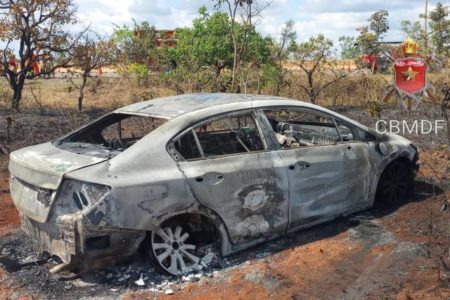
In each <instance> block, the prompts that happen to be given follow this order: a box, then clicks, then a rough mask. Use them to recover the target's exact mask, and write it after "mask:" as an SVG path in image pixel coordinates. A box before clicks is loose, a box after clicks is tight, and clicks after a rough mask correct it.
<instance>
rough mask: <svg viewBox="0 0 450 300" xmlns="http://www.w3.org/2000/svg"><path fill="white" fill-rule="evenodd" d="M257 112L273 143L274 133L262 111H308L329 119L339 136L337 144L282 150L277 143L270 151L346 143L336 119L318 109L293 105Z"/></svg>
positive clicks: (267, 108) (267, 107) (272, 107)
mask: <svg viewBox="0 0 450 300" xmlns="http://www.w3.org/2000/svg"><path fill="white" fill-rule="evenodd" d="M257 110H258V112H259V113H260V114H261V117H262V118H263V119H264V125H265V126H266V127H268V131H270V134H271V135H272V136H273V137H272V139H274V140H275V141H276V136H275V131H274V130H273V128H272V126H270V122H269V119H268V118H267V115H266V114H265V112H264V111H267V110H272V111H275V110H297V111H298V110H301V111H305V112H308V111H309V112H311V113H314V114H316V115H320V116H323V117H326V118H329V119H331V120H332V121H333V124H334V129H336V132H337V134H338V136H339V141H337V142H335V143H333V144H327V145H314V146H304V147H299V148H282V147H281V145H280V144H279V143H278V142H276V145H275V146H274V147H273V149H272V151H278V150H283V151H287V150H299V149H310V148H315V147H328V146H336V145H337V144H340V143H347V142H346V141H343V140H342V136H341V133H340V132H339V129H338V127H337V124H336V120H335V119H336V118H335V117H334V116H332V115H330V114H328V113H326V112H323V111H320V110H318V109H314V108H309V107H301V106H293V105H283V106H266V107H259V108H257ZM339 120H341V119H339ZM341 121H342V120H341ZM342 122H343V121H342ZM343 123H344V122H343ZM345 124H346V125H347V124H348V123H347V122H345ZM272 139H271V140H272Z"/></svg>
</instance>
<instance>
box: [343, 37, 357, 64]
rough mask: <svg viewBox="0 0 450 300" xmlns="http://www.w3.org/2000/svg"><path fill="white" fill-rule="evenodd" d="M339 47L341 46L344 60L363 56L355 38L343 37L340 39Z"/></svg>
mask: <svg viewBox="0 0 450 300" xmlns="http://www.w3.org/2000/svg"><path fill="white" fill-rule="evenodd" d="M339 45H340V46H341V58H342V59H356V58H358V57H359V55H360V54H361V49H360V47H359V45H358V44H357V42H356V38H355V37H352V36H346V35H343V36H341V37H339Z"/></svg>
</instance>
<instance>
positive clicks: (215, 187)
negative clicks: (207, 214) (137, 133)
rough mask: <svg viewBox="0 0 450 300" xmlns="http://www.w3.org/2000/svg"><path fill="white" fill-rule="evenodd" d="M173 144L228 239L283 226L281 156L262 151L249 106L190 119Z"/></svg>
mask: <svg viewBox="0 0 450 300" xmlns="http://www.w3.org/2000/svg"><path fill="white" fill-rule="evenodd" d="M173 147H174V149H175V150H176V152H177V153H178V154H179V156H180V160H179V162H178V165H179V168H180V170H181V171H182V172H183V174H184V175H185V176H186V178H187V180H188V181H189V183H190V185H191V187H192V189H193V190H194V193H195V195H196V196H197V199H198V201H199V202H200V203H201V204H203V205H204V206H206V207H208V208H210V209H212V210H213V211H215V212H216V213H217V214H218V215H219V216H220V217H221V218H222V220H223V222H224V223H225V225H226V227H227V230H228V233H229V235H230V238H231V241H232V242H233V243H243V242H247V241H251V240H255V239H256V238H261V237H265V236H269V235H272V234H274V233H279V232H284V231H285V230H286V229H287V225H288V210H289V199H288V192H289V190H288V189H289V185H288V177H287V172H286V169H285V168H284V166H283V164H282V160H281V158H280V157H279V156H278V155H277V154H276V153H274V152H270V151H267V144H266V142H265V140H264V139H263V136H262V134H261V130H260V128H259V126H258V124H257V122H256V121H255V117H254V114H253V112H251V111H246V112H239V113H235V114H230V115H222V116H218V117H213V118H211V119H209V120H207V121H205V122H202V123H200V124H197V125H194V126H193V127H192V128H190V129H188V130H187V131H185V132H184V133H183V134H181V136H180V137H177V138H175V139H174V143H173Z"/></svg>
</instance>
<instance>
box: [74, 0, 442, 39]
mask: <svg viewBox="0 0 450 300" xmlns="http://www.w3.org/2000/svg"><path fill="white" fill-rule="evenodd" d="M259 1H260V3H265V2H264V0H259ZM269 1H270V0H269ZM437 2H439V1H435V0H429V10H431V9H433V8H434V6H435V5H436V3H437ZM444 2H445V1H444ZM75 3H76V4H77V5H78V18H79V24H78V25H77V27H80V28H81V26H87V25H90V26H91V28H92V29H93V30H94V31H96V32H98V33H99V34H100V35H102V36H108V35H110V34H111V33H112V31H113V28H114V27H113V26H112V24H117V25H122V24H127V25H131V24H132V19H135V20H136V21H138V22H141V21H148V22H149V23H150V24H153V25H155V27H156V28H157V29H172V28H176V27H183V26H189V25H190V24H191V23H192V20H193V19H194V18H195V17H196V16H197V10H198V8H199V7H200V6H202V5H205V6H206V7H207V8H208V9H210V10H213V9H214V4H213V3H214V2H213V1H212V0H147V1H143V0H97V1H93V0H75ZM424 3H425V0H363V1H362V0H310V1H303V0H297V1H294V0H271V3H270V5H269V6H268V7H267V8H266V9H265V10H264V11H263V12H262V15H261V17H260V18H259V19H258V20H257V23H256V24H257V28H258V30H259V31H260V32H261V33H262V34H264V35H270V36H272V37H274V38H279V34H280V29H281V27H282V26H283V23H285V22H286V21H287V20H289V19H292V20H293V21H294V22H295V29H296V32H297V36H298V41H303V40H305V39H307V38H309V37H310V36H313V35H317V34H318V33H323V34H325V35H326V36H327V37H328V38H330V39H332V40H334V41H335V42H336V43H337V41H338V38H339V36H342V35H350V36H356V35H357V32H356V28H357V27H360V26H363V25H366V24H367V19H368V18H369V17H370V15H371V14H372V13H373V12H374V11H376V10H380V9H384V10H387V11H388V12H389V23H390V27H391V29H390V30H389V32H388V34H387V36H386V38H385V40H387V41H398V40H402V39H404V38H405V35H404V34H403V33H402V32H401V30H400V22H401V21H402V20H406V19H409V20H413V21H415V20H419V19H418V15H419V13H423V11H424V6H425V4H424ZM75 29H77V28H76V27H75V28H74V30H75Z"/></svg>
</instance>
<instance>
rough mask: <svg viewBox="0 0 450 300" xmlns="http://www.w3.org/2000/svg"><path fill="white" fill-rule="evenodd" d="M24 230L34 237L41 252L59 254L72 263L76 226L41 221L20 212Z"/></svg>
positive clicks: (61, 257) (68, 262) (63, 259)
mask: <svg viewBox="0 0 450 300" xmlns="http://www.w3.org/2000/svg"><path fill="white" fill-rule="evenodd" d="M20 222H21V227H22V230H23V231H25V232H26V233H27V234H28V236H29V237H30V238H32V239H33V240H34V242H35V244H36V246H37V251H38V252H39V253H45V252H46V253H48V254H50V255H56V256H58V257H59V258H60V259H61V260H62V261H63V262H65V263H66V264H70V262H71V258H72V256H74V255H76V241H75V228H74V227H73V226H70V225H66V226H64V227H63V226H61V227H59V226H56V225H55V224H49V223H39V222H37V221H34V220H32V219H30V218H29V217H27V216H25V215H24V214H23V213H20Z"/></svg>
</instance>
